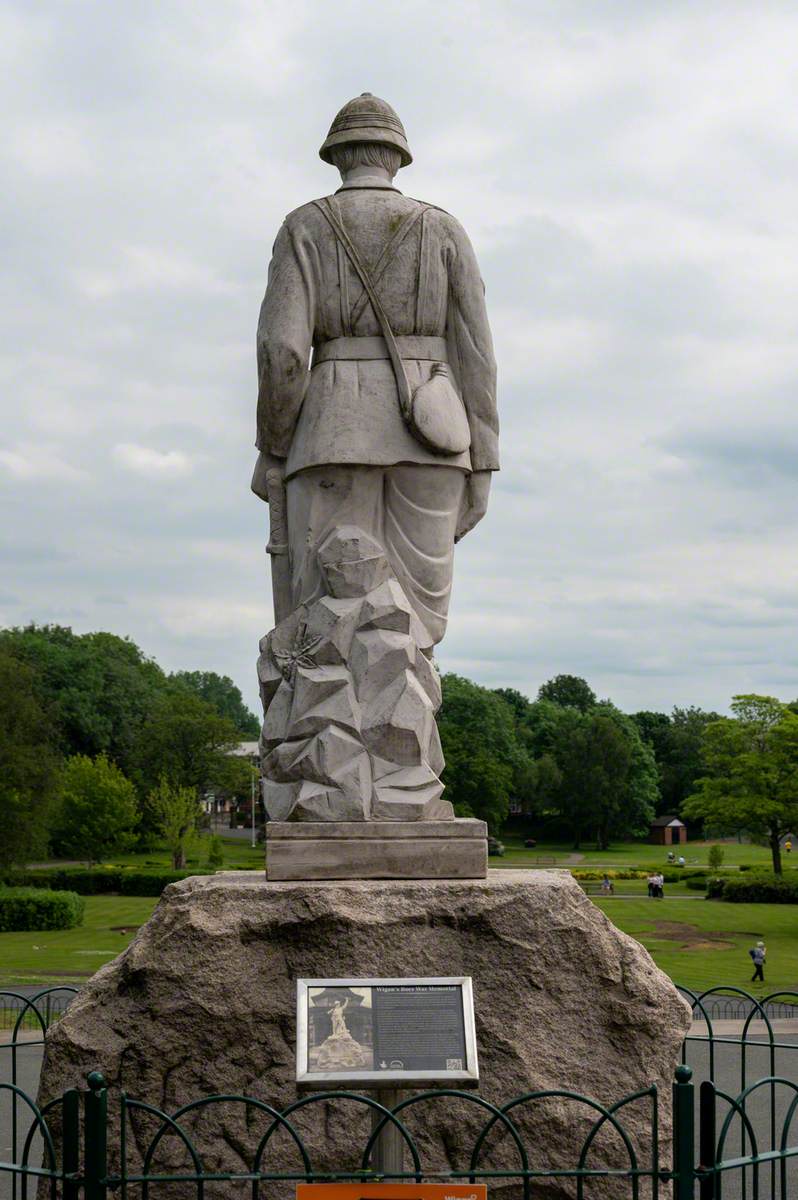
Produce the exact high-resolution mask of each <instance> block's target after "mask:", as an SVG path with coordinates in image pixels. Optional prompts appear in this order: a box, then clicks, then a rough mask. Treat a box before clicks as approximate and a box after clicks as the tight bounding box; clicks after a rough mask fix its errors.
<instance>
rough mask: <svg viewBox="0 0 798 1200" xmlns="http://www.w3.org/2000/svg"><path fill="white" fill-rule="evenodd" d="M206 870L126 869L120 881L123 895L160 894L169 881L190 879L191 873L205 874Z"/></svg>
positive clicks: (176, 881) (175, 881)
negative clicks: (158, 870)
mask: <svg viewBox="0 0 798 1200" xmlns="http://www.w3.org/2000/svg"><path fill="white" fill-rule="evenodd" d="M207 874H208V872H207V871H160V872H158V873H156V872H154V871H129V872H128V871H126V872H125V873H124V874H123V876H122V879H121V882H120V888H119V890H120V892H121V893H122V895H123V896H160V894H161V892H162V891H163V890H164V888H166V887H168V886H169V884H170V883H179V881H180V880H181V879H190V878H191V876H192V875H207Z"/></svg>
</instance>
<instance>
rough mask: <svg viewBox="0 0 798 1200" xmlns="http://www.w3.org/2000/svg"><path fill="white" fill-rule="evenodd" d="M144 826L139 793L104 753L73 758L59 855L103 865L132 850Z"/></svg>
mask: <svg viewBox="0 0 798 1200" xmlns="http://www.w3.org/2000/svg"><path fill="white" fill-rule="evenodd" d="M138 823H139V810H138V805H137V803H136V790H135V788H134V787H133V784H132V783H131V782H130V780H129V779H126V778H125V776H124V775H123V774H122V772H121V771H120V769H119V767H117V766H116V765H115V764H114V763H112V762H109V761H108V759H107V758H106V756H105V755H104V754H99V755H98V756H97V757H96V758H94V759H92V758H89V757H88V755H85V754H76V755H73V757H72V758H70V759H68V760H67V762H66V764H65V766H64V771H63V777H62V783H61V804H60V808H59V812H58V817H57V821H56V825H55V829H54V835H53V841H54V846H55V849H56V851H57V853H58V854H60V855H61V856H63V857H66V858H79V859H82V860H83V861H85V862H88V863H89V864H90V865H91V863H99V862H102V861H103V860H104V859H106V858H108V857H109V856H110V855H112V854H118V853H120V852H123V851H125V850H129V849H130V848H131V847H132V846H133V845H134V843H135V829H136V826H137V825H138Z"/></svg>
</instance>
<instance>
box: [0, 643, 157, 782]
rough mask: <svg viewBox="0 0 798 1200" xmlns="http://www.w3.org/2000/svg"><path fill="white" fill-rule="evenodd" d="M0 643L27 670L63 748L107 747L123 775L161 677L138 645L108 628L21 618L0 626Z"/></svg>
mask: <svg viewBox="0 0 798 1200" xmlns="http://www.w3.org/2000/svg"><path fill="white" fill-rule="evenodd" d="M0 647H4V648H5V649H6V650H7V651H8V652H10V653H12V654H13V655H14V656H15V657H16V658H17V659H19V660H20V661H21V662H24V663H25V664H26V665H27V666H28V668H29V669H30V670H31V671H32V672H33V681H34V688H35V691H36V695H37V697H38V700H39V703H40V704H41V705H42V707H43V708H44V709H45V710H46V711H47V713H48V714H49V715H50V717H51V719H52V722H53V731H54V737H55V739H56V741H57V744H58V749H59V750H60V751H61V753H62V754H63V755H65V756H68V755H75V754H83V755H88V756H89V757H92V758H93V757H95V756H96V755H98V754H107V755H108V757H109V758H110V759H112V760H113V761H114V762H115V763H117V765H118V766H120V767H121V769H122V770H123V771H124V772H125V774H127V775H130V773H131V769H132V766H133V762H134V758H135V750H136V746H137V743H138V740H139V737H140V735H141V730H142V727H143V725H144V722H145V720H146V717H147V713H148V712H149V711H150V708H151V707H152V703H153V699H154V697H155V695H156V694H157V692H158V691H159V689H161V688H163V687H164V686H165V684H166V677H165V676H164V674H163V672H162V671H161V669H160V668H159V667H158V666H157V665H156V664H155V663H154V662H152V661H151V660H150V659H147V658H146V657H145V656H144V654H143V653H142V652H141V650H140V649H139V648H138V646H136V645H135V644H134V643H133V642H131V641H130V640H129V639H127V638H120V637H117V636H116V635H115V634H112V633H86V634H76V633H73V632H72V630H71V629H69V628H67V627H65V626H62V625H27V626H25V628H21V629H5V630H0Z"/></svg>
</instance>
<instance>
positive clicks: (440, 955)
mask: <svg viewBox="0 0 798 1200" xmlns="http://www.w3.org/2000/svg"><path fill="white" fill-rule="evenodd" d="M460 974H462V975H468V976H471V978H472V980H473V988H474V1000H475V1016H476V1032H477V1045H478V1052H479V1062H480V1087H479V1092H480V1094H481V1095H482V1096H484V1097H485V1098H487V1099H488V1100H490V1101H493V1102H496V1103H503V1102H506V1101H508V1100H509V1099H511V1098H512V1097H514V1096H516V1095H518V1094H520V1093H524V1092H528V1091H531V1090H534V1089H548V1088H551V1089H565V1090H573V1091H576V1092H579V1093H583V1094H585V1095H588V1096H592V1097H594V1098H596V1099H597V1100H600V1101H602V1102H605V1103H609V1102H613V1101H616V1100H618V1099H620V1098H621V1097H623V1096H626V1095H628V1094H629V1093H631V1092H634V1091H636V1090H637V1089H640V1088H647V1087H649V1085H651V1084H652V1083H655V1084H657V1085H658V1087H659V1089H660V1094H661V1097H662V1099H663V1101H664V1103H663V1106H662V1108H661V1111H660V1148H661V1161H662V1162H663V1163H664V1164H667V1161H668V1156H669V1153H670V1147H669V1137H670V1125H669V1119H668V1114H667V1099H668V1097H669V1094H670V1084H671V1079H672V1073H673V1069H674V1067H675V1065H676V1062H677V1059H678V1053H679V1048H680V1046H681V1042H682V1038H683V1037H684V1034H685V1032H686V1030H687V1028H688V1024H689V1020H690V1016H689V1010H688V1007H687V1005H686V1004H685V1002H684V1001H683V1000H682V999H681V997H680V996H679V994H678V993H677V991H676V989H675V988H674V987H673V985H672V984H671V982H670V981H669V980H668V979H667V977H666V976H665V975H664V974H663V973H662V972H661V971H660V970H658V968H657V967H656V966H655V965H654V963H653V962H652V960H651V958H650V957H649V955H648V953H647V952H646V950H644V949H643V947H642V946H640V945H639V944H638V943H637V942H635V941H634V940H633V939H632V938H630V937H628V936H627V935H626V934H624V933H621V932H620V931H619V930H618V929H616V928H615V927H614V926H613V925H612V924H611V922H610V921H609V920H608V919H607V918H606V917H605V916H604V915H603V913H602V912H601V911H600V910H599V909H598V908H597V907H596V906H595V905H594V904H592V903H591V901H590V900H589V899H588V898H587V897H586V896H585V894H584V893H583V892H582V890H581V889H580V887H579V886H578V885H577V883H576V882H575V881H574V880H573V879H572V877H571V876H570V874H568V873H567V872H565V871H513V870H500V871H490V872H489V873H488V877H487V879H483V880H433V881H423V880H360V881H354V880H353V881H338V882H323V881H316V882H273V881H268V882H267V881H265V880H263V879H257V878H249V877H247V876H245V875H243V874H242V873H240V872H239V873H237V874H220V875H216V876H213V877H196V878H193V879H187V880H184V881H183V882H182V883H177V884H172V885H171V886H170V887H168V888H167V889H166V891H165V892H164V894H163V896H162V898H161V901H160V903H159V904H158V907H157V908H156V910H155V912H154V914H153V916H152V917H151V919H150V920H149V922H148V923H147V924H146V925H145V926H144V927H143V928H142V929H141V930H140V931H139V933H138V935H137V936H136V938H135V939H134V941H133V942H132V943H131V945H130V946H129V947H128V949H127V950H126V951H125V952H124V953H123V954H121V955H120V956H119V957H118V958H117V959H115V960H114V961H113V962H111V963H109V964H108V965H107V966H105V967H103V968H102V969H101V970H100V971H98V972H97V974H96V975H95V976H94V977H93V979H91V980H90V981H89V983H87V984H86V986H85V987H84V988H83V989H82V990H81V992H80V994H79V995H78V996H77V998H76V999H75V1001H74V1003H73V1005H72V1006H71V1008H70V1009H69V1011H68V1012H67V1013H66V1015H65V1016H64V1017H63V1018H62V1019H61V1020H60V1021H59V1022H58V1024H57V1025H56V1026H55V1027H54V1029H53V1030H52V1032H51V1033H50V1035H49V1037H48V1043H47V1048H46V1053H45V1062H44V1069H43V1073H42V1084H41V1092H40V1101H41V1102H45V1101H47V1100H49V1099H51V1098H52V1097H54V1096H56V1095H59V1094H60V1093H61V1092H62V1091H63V1090H64V1089H66V1088H69V1087H74V1086H81V1085H84V1083H85V1078H86V1073H87V1072H89V1071H92V1070H99V1071H101V1072H102V1073H103V1075H104V1076H105V1078H106V1080H107V1082H108V1085H109V1087H110V1089H111V1103H110V1106H109V1111H110V1112H111V1114H112V1115H113V1116H115V1115H116V1113H117V1111H118V1107H117V1105H116V1104H115V1103H114V1099H113V1097H114V1095H115V1094H117V1093H118V1090H119V1089H124V1090H125V1091H126V1092H127V1093H128V1094H129V1095H130V1096H132V1097H135V1098H138V1099H143V1100H146V1101H148V1102H150V1103H151V1104H154V1105H156V1106H158V1107H159V1108H161V1109H163V1110H165V1111H168V1112H173V1111H174V1110H175V1109H176V1108H178V1107H179V1106H180V1105H182V1104H185V1103H187V1102H188V1101H191V1100H194V1099H197V1098H199V1097H200V1096H203V1095H210V1094H218V1093H227V1094H234V1095H240V1094H246V1095H249V1096H254V1097H258V1098H260V1099H261V1100H264V1101H267V1102H268V1103H270V1104H272V1105H274V1106H276V1107H278V1108H281V1107H283V1106H285V1105H287V1104H289V1103H290V1102H292V1101H293V1100H294V1099H295V1098H296V1084H295V1045H296V1008H295V1006H296V980H297V979H298V978H303V977H305V978H365V977H378V978H386V977H393V978H408V977H410V978H418V977H432V976H440V975H460ZM595 1117H596V1114H595V1112H588V1111H587V1110H585V1109H584V1107H582V1108H580V1106H579V1105H576V1104H572V1103H569V1102H567V1101H566V1100H564V1099H562V1098H550V1099H547V1100H542V1101H540V1102H538V1103H536V1104H533V1105H531V1106H529V1107H528V1108H525V1109H524V1111H523V1115H519V1113H516V1114H514V1119H516V1118H517V1120H518V1122H519V1125H520V1127H521V1128H522V1129H523V1131H524V1135H525V1138H526V1141H527V1144H528V1146H529V1147H530V1148H531V1157H532V1159H533V1160H534V1161H533V1165H537V1166H541V1165H546V1166H549V1167H552V1168H556V1167H558V1166H560V1167H566V1166H574V1165H575V1164H576V1162H577V1160H578V1157H579V1151H580V1149H581V1147H582V1144H583V1142H584V1139H585V1137H586V1135H587V1132H588V1130H589V1128H590V1125H591V1123H592V1122H593V1121H594V1120H595ZM292 1119H294V1118H292ZM265 1120H266V1119H265V1117H264V1116H263V1115H261V1116H260V1117H259V1116H257V1115H255V1116H252V1115H251V1114H250V1118H249V1119H247V1116H246V1113H245V1111H244V1108H243V1106H241V1105H235V1104H232V1103H225V1104H222V1105H221V1106H218V1107H217V1109H216V1110H215V1111H214V1112H213V1113H211V1112H210V1111H209V1110H207V1109H205V1110H203V1111H202V1113H201V1114H196V1113H195V1114H193V1115H191V1116H188V1117H186V1118H185V1125H186V1127H187V1128H188V1129H189V1130H190V1132H191V1136H192V1138H193V1140H194V1144H195V1146H196V1147H197V1150H198V1152H199V1154H200V1156H201V1159H202V1162H203V1164H204V1166H205V1169H206V1170H209V1171H211V1170H235V1171H242V1170H246V1169H248V1166H249V1164H251V1162H252V1157H253V1154H254V1151H255V1148H256V1147H257V1145H258V1141H259V1139H260V1137H261V1136H262V1134H263V1132H264V1129H265V1124H264V1121H265ZM484 1120H485V1114H484V1110H479V1109H478V1108H477V1107H476V1106H475V1105H472V1104H469V1103H467V1102H466V1101H464V1100H453V1101H445V1102H443V1101H440V1102H435V1103H434V1104H427V1103H425V1104H423V1105H420V1106H419V1109H418V1110H416V1115H411V1116H410V1117H409V1119H408V1121H409V1125H410V1127H411V1129H412V1132H413V1134H414V1136H416V1137H417V1139H418V1145H419V1149H420V1152H421V1156H422V1161H423V1162H424V1164H425V1166H427V1168H428V1169H444V1170H448V1169H452V1168H459V1169H462V1168H463V1167H464V1166H466V1165H467V1163H468V1158H469V1155H470V1153H471V1150H472V1147H473V1144H474V1141H475V1139H476V1136H477V1133H478V1131H479V1129H480V1128H481V1127H482V1125H483V1124H484ZM142 1121H144V1118H142ZM623 1122H624V1126H625V1128H626V1129H627V1130H628V1132H629V1135H630V1137H631V1139H632V1142H633V1144H634V1145H635V1146H636V1147H637V1149H638V1151H639V1153H640V1155H641V1158H646V1156H649V1157H648V1159H647V1161H648V1162H650V1129H651V1124H650V1122H651V1107H650V1099H649V1098H646V1100H645V1101H641V1102H636V1103H635V1104H633V1105H630V1106H628V1107H627V1108H626V1109H624V1114H623ZM144 1125H145V1126H146V1121H144ZM296 1125H297V1128H298V1130H299V1131H300V1133H301V1135H302V1137H303V1138H304V1139H305V1142H306V1145H307V1148H308V1151H309V1153H310V1156H311V1159H312V1162H313V1165H314V1168H315V1169H317V1170H334V1171H344V1170H347V1169H350V1168H354V1167H356V1166H358V1165H359V1154H360V1153H361V1152H362V1150H363V1148H364V1146H365V1144H366V1142H367V1140H368V1136H369V1129H370V1126H369V1119H368V1116H367V1114H366V1113H365V1111H362V1112H361V1110H360V1109H358V1108H357V1106H354V1105H352V1104H349V1105H348V1106H341V1105H340V1104H339V1105H330V1104H325V1105H318V1104H316V1105H311V1106H310V1107H309V1108H308V1109H305V1110H302V1111H301V1112H299V1113H297V1114H296ZM146 1127H147V1128H151V1129H152V1130H154V1129H156V1128H157V1123H155V1124H154V1125H153V1123H152V1121H151V1120H150V1124H149V1126H146ZM142 1128H143V1126H142V1125H141V1123H140V1126H139V1134H138V1135H137V1136H130V1137H129V1139H128V1151H129V1155H130V1162H131V1166H132V1165H134V1164H135V1163H136V1162H138V1161H140V1157H141V1153H142V1147H143V1145H144V1143H145V1140H146V1139H145V1138H144V1135H143V1132H142ZM150 1136H152V1134H150ZM110 1138H111V1141H110V1155H111V1162H112V1163H113V1162H114V1159H115V1155H116V1154H117V1152H118V1146H119V1131H118V1128H114V1127H112V1129H111V1133H110ZM275 1155H276V1157H275ZM486 1157H487V1161H490V1162H491V1163H493V1164H494V1165H499V1166H504V1167H505V1168H507V1169H510V1168H511V1167H512V1166H513V1165H516V1164H517V1157H516V1152H515V1151H514V1149H513V1148H512V1146H511V1145H510V1143H509V1140H508V1138H506V1137H504V1138H501V1137H496V1138H492V1139H491V1146H490V1148H489V1152H488V1153H487V1156H486ZM269 1162H270V1163H271V1169H279V1170H283V1171H289V1170H292V1169H295V1168H298V1166H299V1164H298V1162H297V1154H296V1150H295V1149H292V1147H291V1145H290V1144H289V1142H288V1140H287V1139H286V1138H285V1137H283V1140H282V1141H278V1142H276V1143H275V1149H274V1152H273V1154H272V1155H271V1157H270V1159H269ZM591 1162H592V1163H594V1164H596V1165H598V1164H600V1163H602V1162H603V1163H611V1164H613V1165H616V1166H624V1165H628V1160H627V1159H626V1157H625V1154H624V1151H623V1147H622V1145H621V1143H620V1141H619V1139H618V1137H617V1135H614V1134H612V1133H611V1131H609V1130H608V1129H605V1130H604V1131H603V1132H602V1133H601V1134H600V1135H599V1137H598V1138H597V1140H596V1144H595V1146H594V1147H593V1150H592V1151H591ZM157 1165H159V1166H162V1167H164V1168H166V1167H169V1168H171V1169H172V1170H176V1169H178V1168H180V1166H181V1165H182V1166H185V1165H186V1159H185V1152H184V1151H181V1150H180V1147H179V1145H178V1143H177V1141H176V1139H174V1138H167V1139H165V1140H164V1141H163V1143H162V1144H161V1148H160V1150H159V1152H158V1156H157ZM502 1186H503V1185H502V1183H501V1181H498V1180H497V1181H494V1182H493V1183H492V1185H491V1190H493V1191H495V1190H497V1189H498V1188H500V1187H502ZM507 1186H509V1185H507ZM624 1186H626V1185H624ZM570 1192H571V1184H570V1183H568V1182H564V1183H562V1184H558V1183H556V1181H550V1182H549V1183H547V1184H546V1186H545V1189H544V1190H542V1191H538V1192H537V1193H536V1194H538V1195H546V1196H549V1195H550V1196H555V1195H556V1196H560V1195H569V1194H570ZM229 1194H232V1193H229ZM281 1194H282V1193H281ZM285 1194H286V1195H287V1194H289V1193H288V1191H286V1192H285ZM623 1194H627V1193H626V1192H624V1193H623Z"/></svg>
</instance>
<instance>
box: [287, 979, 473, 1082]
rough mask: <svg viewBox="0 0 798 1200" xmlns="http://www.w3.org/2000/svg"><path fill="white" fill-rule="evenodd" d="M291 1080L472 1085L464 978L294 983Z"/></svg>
mask: <svg viewBox="0 0 798 1200" xmlns="http://www.w3.org/2000/svg"><path fill="white" fill-rule="evenodd" d="M296 1078H297V1084H298V1085H299V1086H300V1087H306V1088H318V1087H320V1086H321V1087H326V1086H330V1085H334V1086H336V1087H338V1086H341V1085H346V1086H348V1087H358V1088H397V1087H409V1086H413V1087H415V1086H424V1085H431V1084H437V1083H446V1084H449V1085H454V1086H455V1087H475V1086H476V1084H477V1083H478V1082H479V1072H478V1068H477V1046H476V1036H475V1032H474V1000H473V993H472V989H471V979H470V978H469V977H468V976H463V975H459V976H455V977H452V978H445V979H299V980H297V1072H296Z"/></svg>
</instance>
